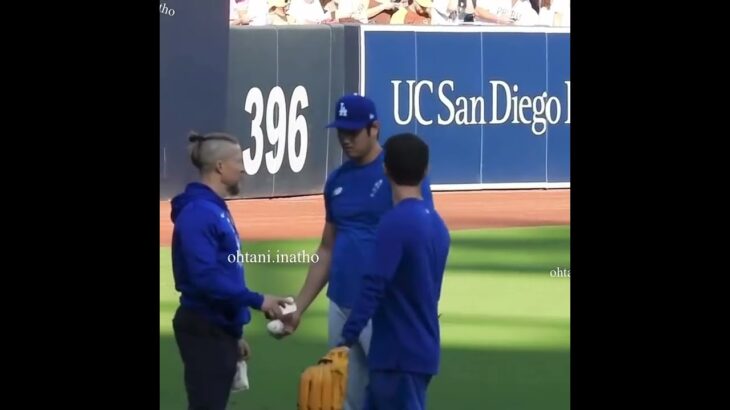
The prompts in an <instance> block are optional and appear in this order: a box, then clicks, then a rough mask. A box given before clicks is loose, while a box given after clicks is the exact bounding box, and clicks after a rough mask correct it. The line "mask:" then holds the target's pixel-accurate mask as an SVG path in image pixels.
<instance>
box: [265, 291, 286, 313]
mask: <svg viewBox="0 0 730 410" xmlns="http://www.w3.org/2000/svg"><path fill="white" fill-rule="evenodd" d="M287 299H288V298H286V297H281V296H272V295H264V303H262V304H261V309H260V310H261V311H262V312H264V313H265V314H266V317H268V316H269V314H270V313H272V312H280V308H283V307H285V306H286V304H287Z"/></svg>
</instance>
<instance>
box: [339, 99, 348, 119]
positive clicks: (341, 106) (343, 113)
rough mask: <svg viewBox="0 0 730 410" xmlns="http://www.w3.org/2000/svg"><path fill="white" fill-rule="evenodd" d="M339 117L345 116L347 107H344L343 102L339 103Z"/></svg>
mask: <svg viewBox="0 0 730 410" xmlns="http://www.w3.org/2000/svg"><path fill="white" fill-rule="evenodd" d="M340 117H347V108H345V103H343V102H341V103H340Z"/></svg>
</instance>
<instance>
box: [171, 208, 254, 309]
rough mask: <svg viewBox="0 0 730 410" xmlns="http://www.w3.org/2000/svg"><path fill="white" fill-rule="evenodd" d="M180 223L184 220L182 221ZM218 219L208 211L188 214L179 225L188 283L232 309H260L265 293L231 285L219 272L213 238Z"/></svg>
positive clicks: (216, 250)
mask: <svg viewBox="0 0 730 410" xmlns="http://www.w3.org/2000/svg"><path fill="white" fill-rule="evenodd" d="M181 222H183V221H181ZM216 224H217V220H216V218H215V217H214V215H212V214H211V213H209V212H200V213H197V214H195V215H190V217H189V218H186V221H184V222H183V223H182V226H179V229H180V236H181V238H182V240H181V245H180V246H181V252H180V253H181V255H182V258H183V260H184V263H185V265H186V266H187V267H188V271H189V274H190V282H191V284H192V285H193V286H194V287H195V288H196V289H198V290H199V291H200V292H201V293H202V294H204V295H205V296H207V297H209V298H210V299H212V300H215V301H220V302H223V303H226V304H230V305H232V306H233V307H235V308H241V307H252V308H254V309H257V310H260V309H261V305H262V304H263V302H264V296H263V295H262V294H260V293H257V292H253V291H251V290H249V289H247V288H246V287H245V286H244V287H242V288H241V287H234V286H231V285H230V283H228V281H226V278H225V276H224V275H222V274H221V272H220V270H221V268H220V261H218V246H217V245H218V244H217V241H216V229H217V228H216V227H217V225H216Z"/></svg>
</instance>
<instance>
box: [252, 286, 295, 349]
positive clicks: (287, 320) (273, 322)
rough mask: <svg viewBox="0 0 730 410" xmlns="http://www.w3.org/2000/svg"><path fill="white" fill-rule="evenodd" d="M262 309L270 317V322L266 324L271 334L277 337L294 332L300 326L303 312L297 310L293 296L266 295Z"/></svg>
mask: <svg viewBox="0 0 730 410" xmlns="http://www.w3.org/2000/svg"><path fill="white" fill-rule="evenodd" d="M261 311H262V312H264V315H265V316H266V318H267V319H269V323H268V324H267V325H266V328H267V330H268V331H269V334H271V335H272V336H273V337H274V338H276V339H281V338H283V337H285V336H288V335H290V334H292V333H294V331H295V330H296V328H297V327H298V326H299V320H300V315H301V312H298V311H297V305H296V303H295V301H294V298H293V297H285V298H281V297H277V296H270V295H264V303H263V304H262V305H261Z"/></svg>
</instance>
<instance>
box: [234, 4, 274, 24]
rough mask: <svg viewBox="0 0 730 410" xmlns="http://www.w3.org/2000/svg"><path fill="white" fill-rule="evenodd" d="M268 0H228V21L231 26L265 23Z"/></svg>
mask: <svg viewBox="0 0 730 410" xmlns="http://www.w3.org/2000/svg"><path fill="white" fill-rule="evenodd" d="M267 1H268V0H230V16H229V18H228V23H229V24H230V25H232V26H242V25H251V26H263V25H265V24H266V23H267V14H268V3H267Z"/></svg>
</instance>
